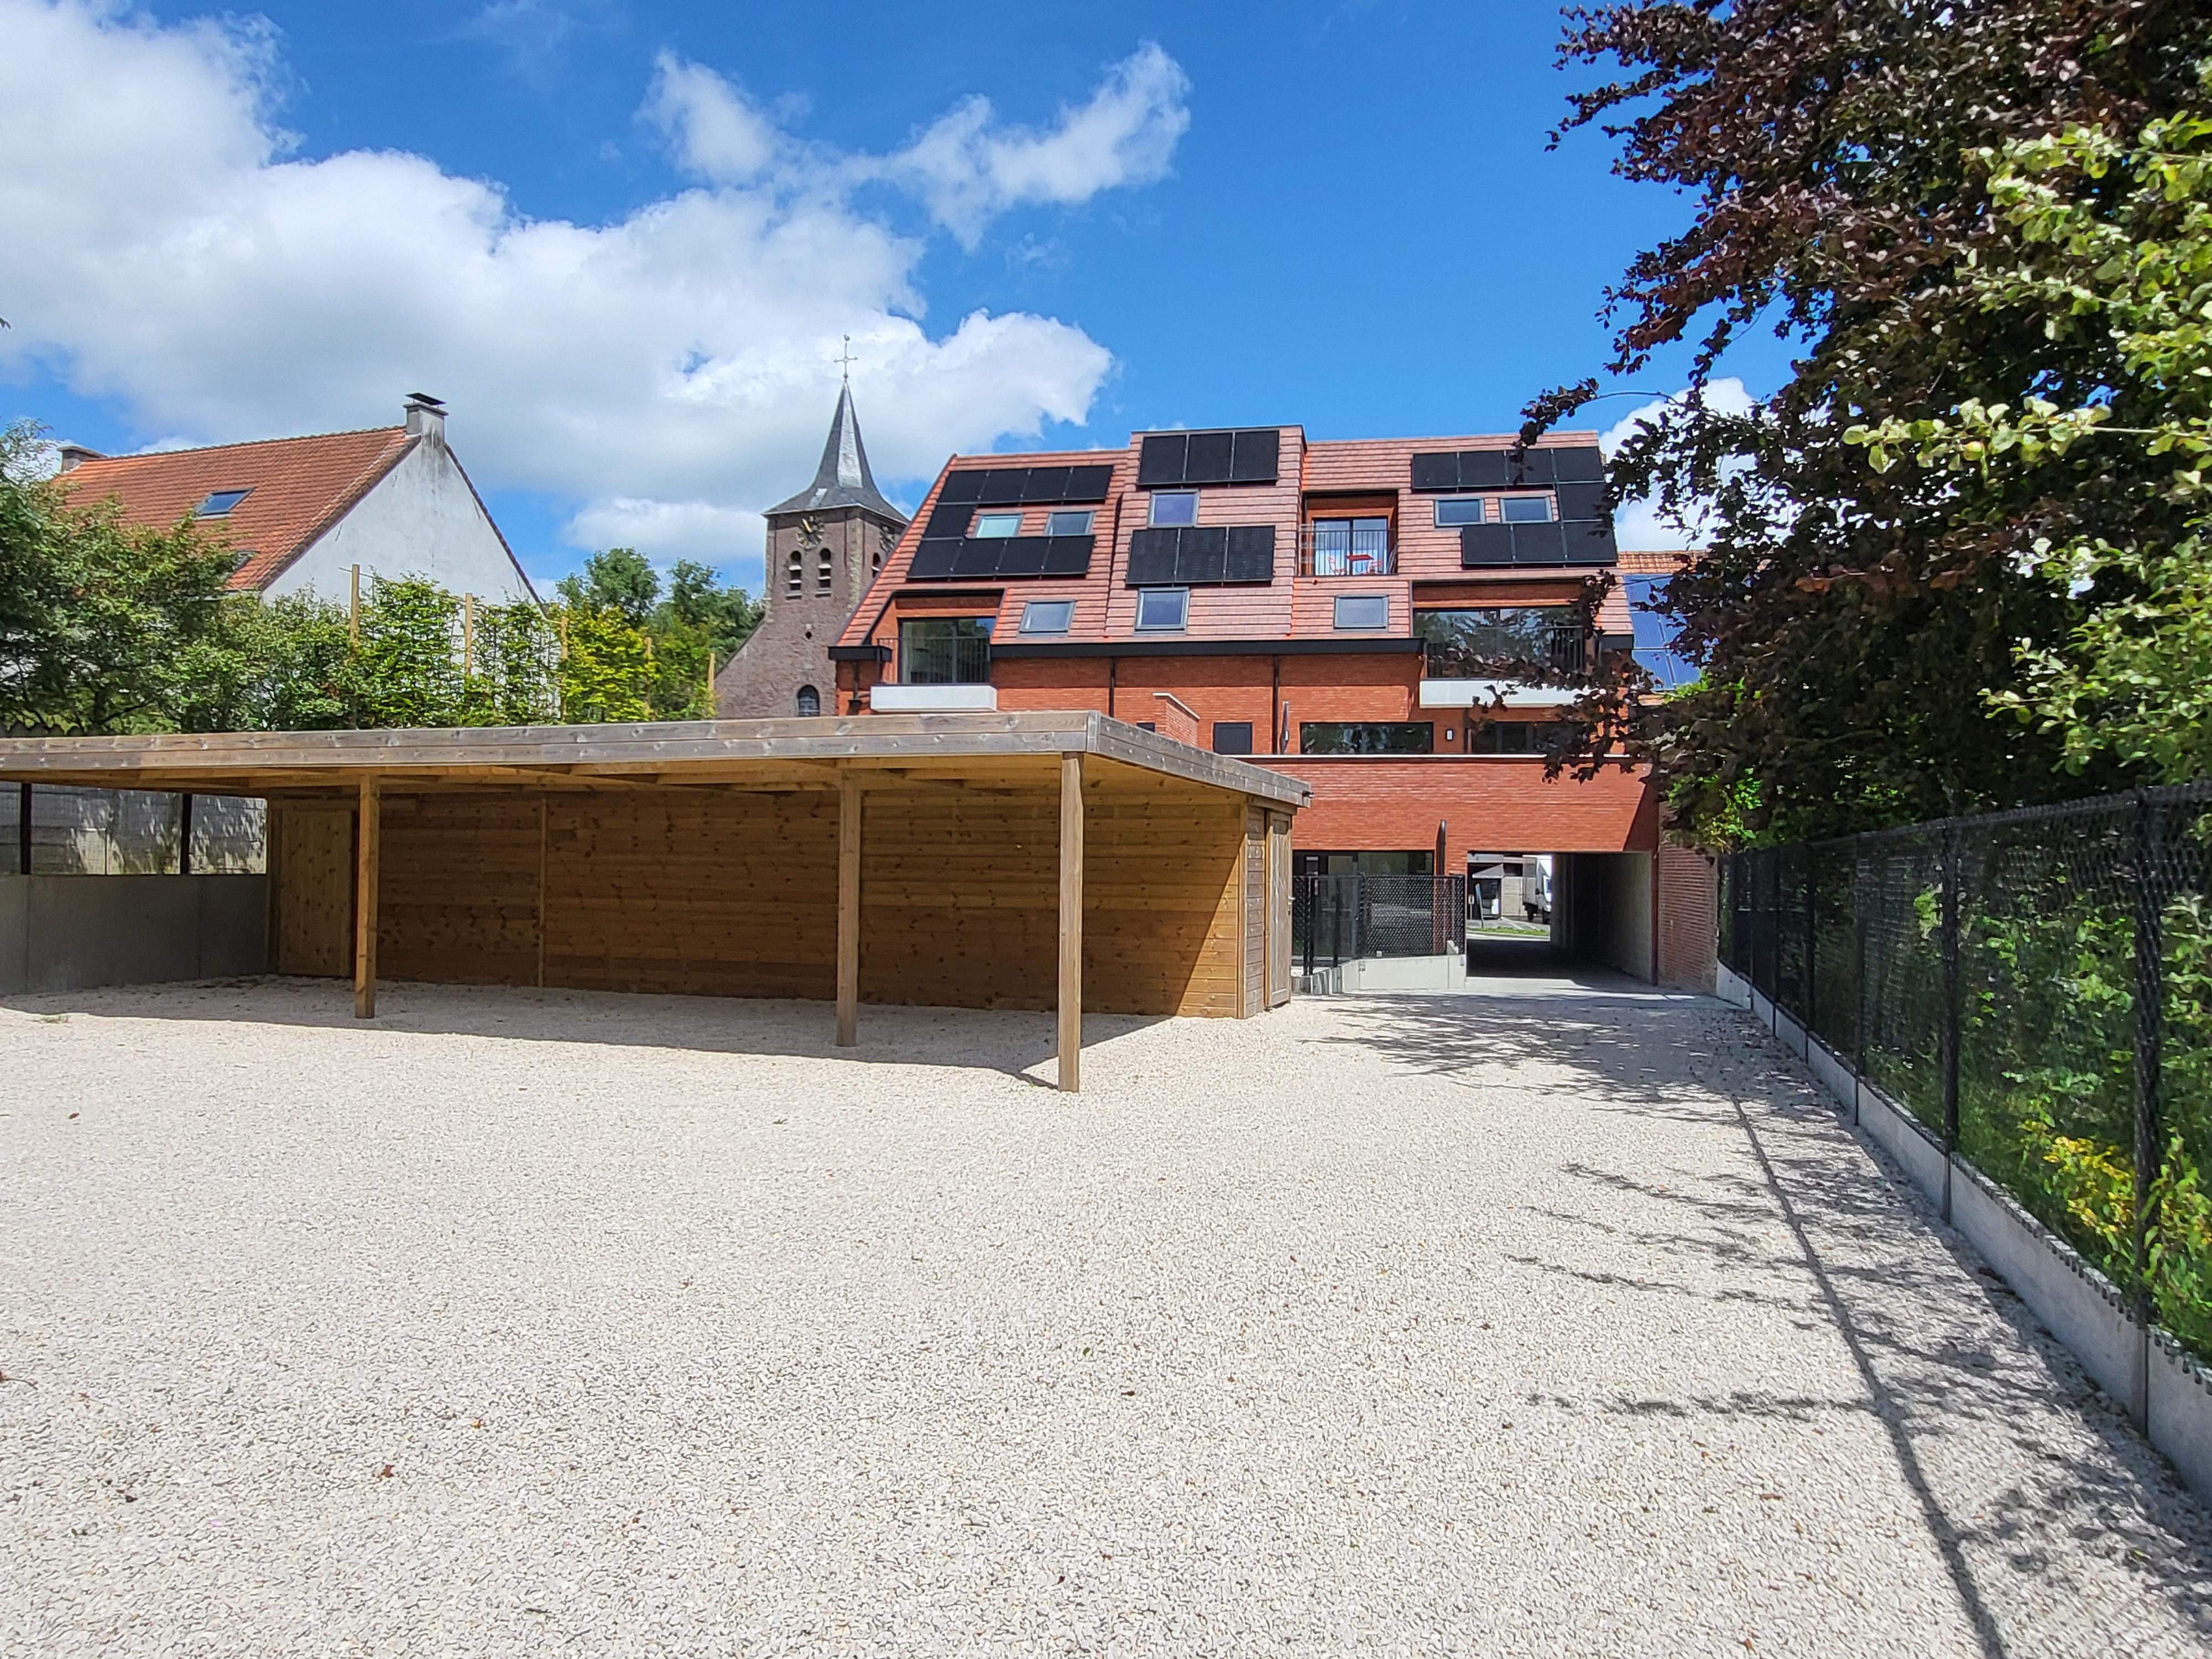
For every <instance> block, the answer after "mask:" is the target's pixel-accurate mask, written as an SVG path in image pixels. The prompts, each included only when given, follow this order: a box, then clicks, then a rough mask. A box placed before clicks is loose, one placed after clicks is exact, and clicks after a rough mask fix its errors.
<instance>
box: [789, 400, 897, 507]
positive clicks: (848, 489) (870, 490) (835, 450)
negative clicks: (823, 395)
mask: <svg viewBox="0 0 2212 1659" xmlns="http://www.w3.org/2000/svg"><path fill="white" fill-rule="evenodd" d="M831 507H861V508H864V509H865V510H866V511H867V512H870V513H874V514H876V515H877V516H878V518H884V519H889V520H890V521H891V522H892V523H893V524H901V525H902V524H904V523H905V522H906V514H905V513H902V512H900V511H899V510H898V508H896V507H893V506H892V505H891V504H890V502H889V501H885V500H884V497H883V494H882V492H881V491H879V490H878V489H877V488H876V478H875V474H874V473H872V472H871V471H869V470H868V447H867V446H866V444H864V443H862V442H861V441H860V416H859V415H858V414H857V413H856V412H854V408H853V388H852V387H851V386H846V387H844V388H843V389H842V390H841V391H840V392H838V393H837V412H836V414H835V415H833V416H830V419H829V441H828V442H827V443H825V444H823V446H822V464H821V465H819V466H817V467H816V468H815V469H814V482H813V483H811V484H809V485H807V486H806V488H805V489H802V490H800V491H799V494H797V495H793V496H792V497H791V498H790V499H789V500H788V501H778V502H777V503H776V504H775V506H774V507H770V508H769V513H770V514H771V515H773V514H775V513H817V512H823V511H826V510H828V509H829V508H831Z"/></svg>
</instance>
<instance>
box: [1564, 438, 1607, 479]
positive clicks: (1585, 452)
mask: <svg viewBox="0 0 2212 1659" xmlns="http://www.w3.org/2000/svg"><path fill="white" fill-rule="evenodd" d="M1552 466H1553V474H1552V476H1553V477H1555V478H1557V479H1558V480H1559V482H1560V483H1604V482H1605V456H1604V454H1603V453H1602V452H1601V451H1600V450H1599V448H1598V447H1597V446H1596V445H1595V444H1577V445H1576V446H1575V447H1573V448H1572V449H1555V450H1553V452H1552Z"/></svg>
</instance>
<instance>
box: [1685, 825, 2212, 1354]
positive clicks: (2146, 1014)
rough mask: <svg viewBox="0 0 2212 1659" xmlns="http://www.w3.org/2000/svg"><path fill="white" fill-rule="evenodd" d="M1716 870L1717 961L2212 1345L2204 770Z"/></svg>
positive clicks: (2130, 1291)
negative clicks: (2199, 778)
mask: <svg viewBox="0 0 2212 1659" xmlns="http://www.w3.org/2000/svg"><path fill="white" fill-rule="evenodd" d="M1722 880H1723V902H1722V916H1723V927H1722V945H1721V948H1722V957H1723V961H1725V962H1726V963H1728V964H1729V967H1730V968H1731V969H1734V970H1735V972H1737V973H1738V974H1740V975H1742V976H1743V977H1744V978H1746V979H1747V980H1748V981H1750V982H1751V983H1752V984H1753V986H1755V987H1757V988H1758V990H1759V992H1760V994H1763V995H1765V996H1766V997H1767V998H1769V999H1770V1000H1772V1001H1773V1002H1774V1003H1775V1004H1776V1006H1778V1007H1780V1008H1782V1009H1783V1010H1784V1011H1785V1012H1788V1013H1790V1015H1792V1016H1793V1017H1795V1018H1798V1019H1800V1020H1802V1022H1803V1023H1804V1024H1805V1025H1806V1027H1807V1028H1808V1030H1811V1031H1812V1032H1813V1033H1814V1036H1818V1037H1819V1038H1820V1040H1821V1042H1824V1043H1825V1044H1826V1045H1827V1047H1828V1048H1830V1049H1831V1050H1832V1052H1834V1053H1835V1054H1838V1055H1839V1056H1840V1057H1842V1058H1843V1059H1844V1060H1848V1061H1850V1063H1851V1064H1852V1065H1853V1066H1854V1067H1855V1068H1856V1069H1857V1072H1858V1073H1859V1074H1860V1075H1861V1076H1862V1077H1863V1078H1865V1079H1867V1080H1868V1081H1869V1082H1870V1083H1872V1084H1873V1085H1875V1086H1876V1087H1877V1088H1879V1089H1881V1091H1882V1092H1883V1093H1884V1094H1886V1095H1887V1096H1888V1097H1890V1098H1891V1099H1893V1100H1894V1101H1895V1102H1896V1103H1898V1104H1899V1106H1901V1107H1903V1108H1904V1109H1905V1111H1907V1112H1909V1113H1910V1114H1911V1115H1912V1116H1913V1117H1914V1118H1915V1119H1916V1120H1917V1121H1919V1122H1920V1124H1921V1125H1922V1126H1923V1127H1925V1128H1926V1130H1927V1131H1928V1133H1929V1136H1930V1137H1931V1139H1935V1140H1936V1141H1937V1142H1938V1143H1940V1144H1941V1145H1942V1146H1944V1147H1945V1148H1946V1149H1947V1150H1948V1151H1950V1152H1953V1153H1954V1154H1955V1155H1956V1156H1957V1157H1958V1158H1960V1159H1961V1160H1962V1161H1963V1162H1965V1163H1967V1164H1972V1165H1973V1166H1974V1167H1975V1168H1976V1169H1978V1170H1980V1171H1981V1172H1982V1173H1983V1174H1984V1175H1985V1176H1989V1177H1990V1179H1991V1180H1993V1181H1995V1182H1997V1183H1998V1184H1999V1185H2000V1186H2002V1187H2003V1188H2005V1189H2006V1190H2007V1191H2008V1192H2009V1193H2010V1194H2012V1195H2013V1197H2014V1198H2015V1200H2018V1201H2019V1203H2020V1204H2021V1206H2022V1207H2024V1208H2025V1209H2027V1211H2028V1212H2029V1213H2030V1214H2032V1215H2033V1216H2035V1217H2036V1218H2038V1219H2039V1220H2040V1221H2041V1222H2043V1223H2044V1225H2046V1226H2048V1227H2050V1228H2051V1230H2052V1231H2054V1232H2056V1233H2057V1234H2058V1235H2059V1236H2060V1237H2063V1238H2064V1239H2065V1240H2066V1241H2067V1242H2068V1243H2070V1244H2072V1245H2073V1246H2074V1247H2075V1249H2078V1250H2080V1251H2081V1254H2082V1255H2083V1256H2084V1257H2086V1258H2087V1260H2088V1261H2090V1262H2092V1263H2093V1264H2094V1265H2095V1266H2096V1267H2098V1268H2099V1269H2100V1271H2101V1272H2103V1273H2106V1275H2107V1276H2108V1277H2109V1278H2111V1279H2112V1280H2113V1282H2114V1283H2115V1284H2117V1285H2119V1286H2120V1287H2121V1288H2122V1290H2123V1291H2124V1293H2125V1294H2127V1295H2128V1297H2130V1299H2131V1302H2132V1304H2133V1306H2134V1308H2135V1310H2136V1313H2137V1315H2138V1316H2142V1317H2144V1318H2146V1319H2149V1320H2154V1321H2155V1322H2158V1323H2159V1324H2161V1325H2163V1326H2165V1327H2166V1328H2167V1329H2168V1330H2170V1331H2172V1333H2173V1334H2175V1335H2177V1336H2178V1337H2179V1338H2180V1339H2181V1340H2183V1341H2184V1342H2185V1343H2186V1344H2187V1345H2188V1346H2190V1347H2191V1348H2192V1349H2193V1350H2195V1352H2197V1354H2198V1355H2199V1356H2204V1357H2212V1192H2208V1190H2207V1187H2208V1176H2212V784H2205V785H2189V786H2184V787H2178V788H2169V789H2155V790H2144V791H2138V792H2136V793H2131V794H2127V795H2117V796H2111V797H2107V798H2106V799H2099V800H2091V801H2081V802H2076V803H2074V804H2072V805H2066V806H2062V807H2052V808H2039V809H2035V810H2032V811H2020V812H2008V813H1997V814H1992V815H1990V816H1987V817H1971V818H1955V819H1952V820H1949V821H1948V822H1946V823H1934V824H1921V825H1916V826H1913V827H1912V828H1910V829H1895V830H1887V831H1883V832H1881V833H1880V834H1875V835H1868V836H1852V837H1850V838H1847V839H1844V840H1840V841H1832V842H1817V843H1814V844H1812V845H1809V846H1793V847H1779V848H1762V849H1760V850H1759V851H1756V852H1751V853H1741V854H1735V855H1733V856H1732V857H1730V858H1729V859H1728V860H1725V862H1724V865H1723V873H1722Z"/></svg>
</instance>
